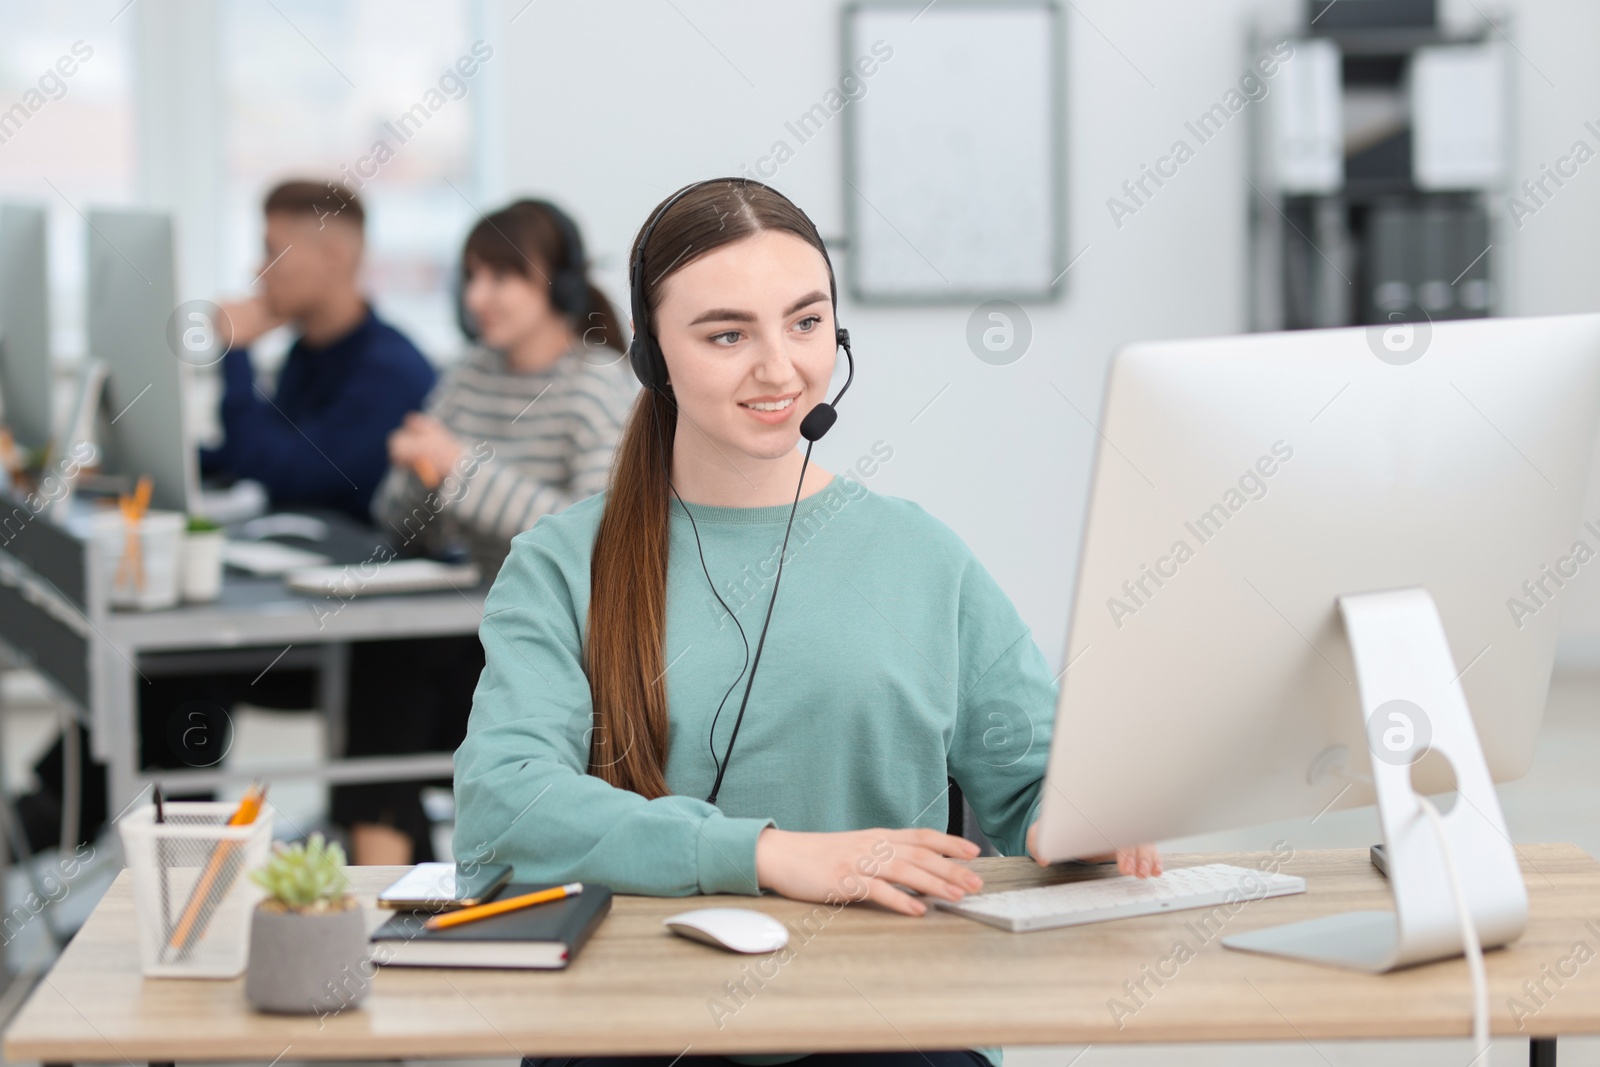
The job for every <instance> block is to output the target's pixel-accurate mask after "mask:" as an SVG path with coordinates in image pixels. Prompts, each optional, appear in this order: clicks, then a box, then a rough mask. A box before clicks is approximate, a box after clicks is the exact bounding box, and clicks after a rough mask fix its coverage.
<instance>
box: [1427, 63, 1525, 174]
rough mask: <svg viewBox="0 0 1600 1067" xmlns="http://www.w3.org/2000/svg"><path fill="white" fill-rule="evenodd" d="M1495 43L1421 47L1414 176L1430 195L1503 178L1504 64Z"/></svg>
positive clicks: (1504, 161) (1504, 160)
mask: <svg viewBox="0 0 1600 1067" xmlns="http://www.w3.org/2000/svg"><path fill="white" fill-rule="evenodd" d="M1504 54H1505V53H1504V51H1503V49H1502V48H1501V47H1500V46H1499V45H1498V44H1496V43H1494V42H1489V43H1486V44H1477V45H1441V46H1435V47H1429V48H1419V49H1417V50H1416V51H1415V52H1414V53H1412V57H1411V90H1410V101H1411V128H1412V142H1411V177H1412V180H1413V181H1414V182H1416V184H1417V188H1419V189H1423V190H1426V191H1429V192H1439V191H1447V190H1466V189H1486V188H1490V187H1492V186H1495V185H1498V184H1499V183H1500V182H1501V181H1503V180H1504V178H1505V163H1506V159H1505V121H1506V120H1505V110H1504V105H1505V93H1506V82H1505V60H1504Z"/></svg>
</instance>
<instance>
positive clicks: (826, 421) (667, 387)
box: [628, 178, 856, 804]
mask: <svg viewBox="0 0 1600 1067" xmlns="http://www.w3.org/2000/svg"><path fill="white" fill-rule="evenodd" d="M734 182H741V183H743V184H745V185H747V186H748V185H754V186H757V187H758V188H762V189H766V190H767V191H768V192H770V193H772V194H773V195H774V196H780V197H781V196H783V194H782V193H780V192H778V191H777V190H776V189H773V188H772V187H771V186H768V185H763V184H762V183H761V182H758V181H752V180H750V179H748V178H711V179H709V180H707V181H701V182H694V183H692V184H690V185H686V186H684V187H683V188H682V189H679V190H678V191H677V192H676V193H673V194H672V195H671V196H670V197H668V198H667V199H666V200H665V201H663V202H662V204H661V206H660V207H658V208H656V210H655V212H654V213H653V214H652V215H651V216H650V218H649V219H648V220H647V221H646V222H645V225H644V229H643V230H641V231H640V233H639V243H638V244H637V245H636V246H634V250H633V274H632V279H631V292H630V294H629V295H630V296H631V298H632V301H633V329H634V332H633V340H632V342H631V343H630V344H629V346H628V362H629V363H630V364H632V366H633V373H634V374H635V375H636V376H637V377H638V379H639V382H640V383H641V384H642V385H643V386H644V387H645V388H646V389H650V390H654V391H655V392H657V393H660V394H661V395H662V396H663V397H665V398H666V399H667V401H668V402H669V403H672V404H673V405H674V406H676V403H677V402H676V400H674V399H673V396H672V385H671V383H669V382H668V381H667V361H666V359H665V358H664V357H663V356H662V354H661V345H660V344H659V343H658V342H657V340H656V337H655V330H654V327H653V325H652V323H651V322H650V310H649V307H648V306H647V303H648V302H647V301H646V300H645V295H644V281H645V263H644V253H645V249H646V248H647V247H649V244H650V235H651V234H652V233H654V232H655V228H656V223H658V222H660V221H661V217H662V216H663V215H665V214H666V213H667V211H668V209H669V208H671V207H672V205H673V204H675V203H677V202H678V200H679V199H680V198H681V197H682V196H683V195H684V194H685V193H688V192H692V191H693V190H695V189H698V188H700V187H702V186H705V185H714V184H732V183H734ZM785 199H787V198H785ZM818 245H819V246H820V245H821V242H820V240H819V241H818ZM822 260H823V262H824V263H826V264H827V265H828V296H829V299H830V301H831V302H832V306H833V313H834V325H835V334H834V339H835V341H837V342H838V345H839V347H841V348H843V349H844V357H845V360H846V367H847V371H846V374H845V380H844V384H843V385H842V386H840V387H839V391H838V392H837V393H835V394H834V397H833V401H832V403H826V402H825V403H821V404H818V405H817V406H816V407H814V408H812V409H811V410H810V411H809V412H808V413H807V414H806V417H805V418H804V419H802V420H801V422H800V436H802V437H804V438H805V439H806V455H805V460H804V461H803V462H802V463H801V464H800V483H799V484H798V485H796V486H795V487H794V504H793V505H791V506H790V508H789V522H788V524H787V525H786V526H784V528H783V545H782V547H781V548H780V549H779V550H778V573H777V575H776V576H775V577H774V578H773V579H772V597H771V598H770V599H769V600H768V601H767V617H766V619H765V620H764V621H763V622H762V624H761V636H760V638H759V639H757V641H756V655H755V662H754V663H751V662H750V641H749V639H748V638H747V637H745V632H744V627H743V626H740V625H739V617H738V616H737V615H735V614H734V613H733V609H731V608H729V607H728V605H727V602H726V601H724V600H723V599H722V594H720V593H718V592H717V584H716V582H713V581H712V580H711V571H710V570H709V569H707V567H706V554H705V549H704V548H703V547H702V546H701V544H700V527H699V526H698V525H697V524H696V523H695V521H694V515H693V514H692V513H690V512H689V508H688V506H687V505H684V509H683V510H684V512H685V513H686V514H688V515H689V524H690V527H691V528H692V529H693V530H694V541H695V547H696V548H697V549H698V550H699V552H700V569H701V570H702V571H704V572H705V576H706V581H707V582H708V583H710V585H711V595H712V596H714V597H716V598H717V603H719V604H721V605H722V610H723V611H726V612H727V613H728V617H729V618H731V619H732V620H733V624H734V625H735V626H737V627H738V628H739V638H740V640H742V641H743V642H744V652H745V662H746V663H747V664H749V667H750V678H749V680H748V681H746V682H745V687H744V698H743V699H742V700H741V701H740V702H739V715H738V717H737V718H735V719H734V720H733V733H732V734H730V735H729V736H728V746H727V748H726V749H725V750H724V751H723V754H722V758H721V759H717V750H716V745H715V737H716V731H717V720H718V719H720V718H721V717H722V705H723V704H726V703H727V701H728V694H729V693H732V692H733V687H734V686H736V685H738V684H739V678H735V679H734V680H733V681H732V683H730V684H729V686H728V689H727V692H725V693H723V694H722V703H719V704H718V705H717V713H716V714H715V715H714V716H712V719H711V731H710V736H708V737H707V739H706V744H707V746H708V747H709V748H710V749H711V758H712V760H713V761H715V763H716V765H717V777H716V781H715V782H713V783H712V785H711V794H710V795H709V796H707V797H706V801H707V802H708V803H711V804H715V803H716V802H717V795H718V793H720V792H721V791H722V779H723V777H724V776H725V775H726V774H727V773H728V762H729V760H731V759H732V758H733V745H734V742H735V741H737V740H738V739H739V727H740V725H741V724H743V722H744V712H745V707H746V706H747V705H748V704H749V703H750V688H751V687H752V686H753V685H755V681H756V670H757V668H759V667H760V666H761V650H762V649H763V648H764V647H766V643H767V627H768V625H770V624H771V622H772V607H773V605H774V604H776V603H777V601H778V583H779V582H780V581H781V580H782V579H783V560H784V557H785V556H786V555H788V549H789V530H790V529H791V528H792V527H793V526H794V515H795V510H796V509H797V508H798V507H799V506H800V489H801V486H803V485H804V484H805V480H806V467H807V466H808V465H809V464H810V462H811V446H812V445H814V444H816V443H817V441H818V440H819V439H820V438H821V437H822V435H823V434H825V433H827V432H828V431H829V430H830V429H831V428H832V427H833V424H834V422H835V420H837V419H838V417H839V415H838V412H837V411H836V410H835V405H837V404H838V403H839V398H840V397H842V396H844V392H845V390H846V389H848V388H850V383H851V381H853V380H854V379H855V375H856V360H855V356H854V355H852V354H851V352H850V331H849V330H846V329H844V328H843V327H840V326H838V321H839V319H838V314H839V290H838V287H837V285H836V284H835V283H834V278H833V261H832V260H831V259H829V258H828V250H827V249H826V248H823V249H822ZM651 410H652V411H656V410H657V408H656V406H655V405H654V404H652V405H651ZM656 438H657V442H658V443H659V444H660V446H661V466H662V470H663V472H664V473H665V474H666V476H667V487H668V488H669V489H671V490H672V495H673V496H678V490H677V489H676V488H674V487H673V485H672V473H671V471H669V470H667V469H666V467H667V462H666V456H667V452H666V445H665V442H663V441H661V421H660V419H659V418H657V420H656ZM678 503H679V504H683V498H682V497H681V496H678ZM739 676H740V677H743V676H744V668H743V667H740V668H739Z"/></svg>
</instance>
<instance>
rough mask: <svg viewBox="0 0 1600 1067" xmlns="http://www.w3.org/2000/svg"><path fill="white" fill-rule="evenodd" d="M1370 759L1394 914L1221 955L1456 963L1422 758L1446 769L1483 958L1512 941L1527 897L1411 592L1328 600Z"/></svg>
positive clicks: (1431, 615)
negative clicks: (1415, 774) (1341, 632)
mask: <svg viewBox="0 0 1600 1067" xmlns="http://www.w3.org/2000/svg"><path fill="white" fill-rule="evenodd" d="M1339 611H1340V613H1341V614H1342V615H1343V617H1344V625H1345V632H1346V634H1347V635H1348V637H1349V640H1350V650H1351V654H1352V657H1353V659H1354V661H1355V668H1356V682H1357V689H1358V690H1359V692H1360V697H1361V711H1362V718H1363V719H1364V721H1365V722H1366V723H1367V731H1366V736H1367V745H1368V749H1369V751H1370V752H1371V754H1372V761H1371V762H1372V785H1373V789H1374V791H1375V792H1376V794H1377V805H1378V820H1379V823H1380V826H1381V829H1382V831H1383V841H1384V852H1385V859H1386V861H1387V865H1388V875H1389V886H1390V889H1391V891H1392V892H1393V894H1394V911H1392V912H1389V911H1351V912H1344V913H1341V914H1338V915H1327V916H1324V917H1322V918H1320V919H1310V920H1307V921H1305V922H1297V923H1289V924H1287V925H1284V926H1273V927H1268V928H1266V929H1263V930H1254V931H1251V932H1249V933H1244V934H1236V935H1234V936H1232V937H1226V938H1223V941H1222V943H1223V944H1224V945H1226V946H1227V947H1229V948H1234V949H1242V950H1244V951H1247V952H1261V953H1266V954H1268V955H1272V956H1286V957H1289V958H1291V959H1300V960H1307V961H1310V962H1313V963H1325V964H1331V965H1333V966H1337V967H1349V968H1353V969H1356V970H1361V971H1368V972H1371V973H1374V974H1377V973H1382V972H1384V971H1391V970H1394V969H1396V968H1399V967H1408V966H1410V965H1412V964H1416V963H1425V962H1428V961H1430V960H1439V959H1448V958H1450V957H1452V956H1459V955H1461V953H1462V937H1461V933H1462V931H1461V922H1460V918H1459V915H1458V911H1457V902H1456V898H1455V893H1454V891H1453V890H1452V888H1451V882H1450V876H1449V872H1448V870H1447V868H1446V866H1445V857H1444V853H1443V852H1442V851H1441V849H1440V847H1439V840H1438V837H1437V836H1436V834H1435V832H1434V829H1433V826H1432V824H1431V823H1430V822H1429V819H1428V817H1427V815H1426V813H1424V811H1423V810H1422V807H1421V806H1420V804H1419V803H1418V800H1417V793H1416V791H1415V790H1414V789H1413V787H1412V782H1411V766H1412V764H1413V763H1415V762H1416V761H1417V760H1418V759H1420V758H1421V757H1422V756H1423V755H1424V754H1425V753H1426V752H1427V751H1428V750H1429V748H1431V749H1432V750H1433V751H1435V752H1437V753H1439V755H1441V756H1443V757H1444V758H1445V759H1447V760H1448V761H1449V762H1450V766H1451V768H1452V770H1453V771H1454V772H1455V777H1456V803H1455V805H1454V806H1453V807H1452V808H1451V809H1450V810H1449V812H1447V813H1445V815H1444V819H1443V825H1444V828H1445V834H1446V836H1447V837H1448V839H1449V842H1450V851H1451V854H1452V857H1453V858H1454V861H1455V866H1456V871H1457V872H1458V874H1459V876H1460V881H1461V884H1462V887H1463V889H1464V890H1465V893H1466V896H1467V898H1468V901H1467V902H1468V905H1469V907H1470V909H1471V913H1472V917H1473V919H1474V921H1475V922H1476V924H1477V929H1478V938H1479V940H1480V941H1481V942H1482V944H1483V947H1484V948H1486V949H1487V948H1494V947H1496V946H1499V945H1504V944H1506V943H1507V942H1510V941H1512V940H1515V939H1516V938H1517V937H1518V936H1520V935H1521V933H1522V931H1523V928H1524V927H1525V926H1526V925H1527V921H1528V894H1527V889H1526V887H1525V885H1524V884H1523V879H1522V871H1521V868H1520V867H1519V866H1518V863H1517V854H1516V850H1515V848H1514V847H1513V846H1512V844H1511V836H1510V835H1509V834H1508V833H1507V832H1506V825H1505V819H1504V817H1503V816H1502V815H1501V813H1500V802H1499V799H1498V798H1497V797H1496V796H1495V792H1494V785H1493V782H1492V781H1491V780H1490V777H1489V768H1488V765H1487V764H1486V763H1485V762H1484V759H1483V749H1482V748H1481V747H1480V746H1479V744H1478V734H1477V731H1476V730H1475V729H1474V728H1473V724H1472V716H1471V714H1470V713H1469V712H1468V710H1467V700H1466V695H1465V694H1464V692H1463V691H1462V688H1461V679H1460V675H1459V673H1458V671H1457V669H1456V666H1455V662H1454V660H1453V659H1452V658H1451V655H1450V646H1449V643H1448V642H1447V641H1446V639H1445V633H1444V624H1443V623H1442V622H1441V621H1440V619H1439V612H1438V609H1437V608H1436V607H1435V606H1434V603H1433V597H1431V596H1430V595H1429V594H1428V592H1427V590H1425V589H1421V588H1412V589H1395V590H1387V591H1385V592H1379V593H1361V594H1356V595H1347V596H1342V597H1340V598H1339Z"/></svg>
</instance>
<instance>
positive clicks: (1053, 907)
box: [925, 863, 1306, 933]
mask: <svg viewBox="0 0 1600 1067" xmlns="http://www.w3.org/2000/svg"><path fill="white" fill-rule="evenodd" d="M1305 891H1306V880H1305V879H1304V878H1301V877H1299V876H1298V875H1293V874H1268V873H1266V872H1265V871H1256V870H1251V869H1250V868H1248V867H1234V866H1232V865H1230V864H1226V863H1208V864H1206V865H1205V866H1203V867H1184V868H1181V869H1178V870H1169V871H1167V872H1166V873H1165V874H1162V875H1159V876H1157V877H1155V878H1133V877H1129V876H1127V875H1118V876H1116V877H1112V878H1091V879H1088V880H1086V881H1082V882H1066V883H1063V884H1061V885H1047V886H1038V887H1036V888H1033V889H1007V890H1002V891H1001V892H997V893H974V894H971V895H969V896H967V897H966V898H965V899H963V900H960V901H951V900H939V899H938V898H936V897H927V898H925V899H927V900H930V901H932V902H933V903H934V904H935V905H936V906H938V907H941V908H944V909H946V910H947V911H953V912H956V913H957V914H959V915H965V916H966V917H967V918H969V919H976V920H978V921H979V922H981V923H988V924H989V925H990V926H998V927H1000V929H1002V930H1011V931H1013V932H1015V933H1021V932H1023V931H1027V930H1048V929H1050V928H1052V927H1056V926H1078V925H1080V924H1082V923H1097V922H1104V921H1105V920H1107V919H1126V918H1129V917H1131V916H1135V915H1155V914H1157V913H1158V912H1164V911H1182V910H1184V909H1186V908H1210V907H1215V906H1216V905H1218V904H1232V903H1234V902H1235V901H1238V900H1261V899H1262V898H1264V897H1281V896H1287V895H1288V894H1290V893H1304V892H1305Z"/></svg>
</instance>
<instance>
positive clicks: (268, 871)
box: [250, 833, 350, 911]
mask: <svg viewBox="0 0 1600 1067" xmlns="http://www.w3.org/2000/svg"><path fill="white" fill-rule="evenodd" d="M272 851H273V856H272V858H271V859H270V860H268V861H267V863H266V865H265V866H263V867H260V868H258V869H256V870H253V871H251V872H250V880H251V881H253V882H255V883H256V884H257V885H259V886H260V887H261V888H263V889H265V890H266V891H267V895H268V897H269V898H271V899H272V900H275V901H277V902H278V903H279V904H281V905H282V906H283V907H285V908H289V909H293V910H295V911H314V910H319V909H326V908H330V907H338V906H339V904H340V903H341V902H342V901H343V900H344V898H345V897H346V896H347V894H348V892H349V889H350V881H349V879H347V878H346V877H345V875H344V870H343V868H344V862H345V861H344V849H343V848H340V847H339V843H338V842H337V841H325V840H324V839H323V837H322V834H320V833H313V834H312V835H311V839H310V840H309V841H305V842H298V843H296V844H293V845H285V844H284V843H283V842H282V841H278V842H275V843H274V844H273V846H272Z"/></svg>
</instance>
